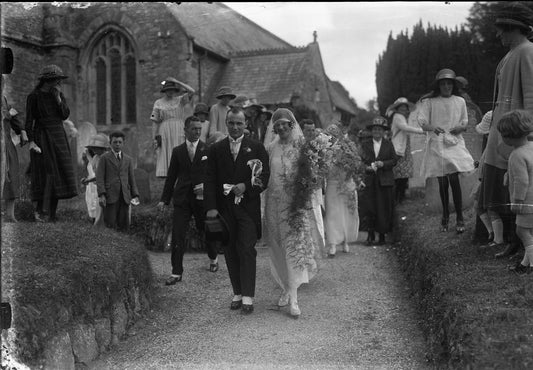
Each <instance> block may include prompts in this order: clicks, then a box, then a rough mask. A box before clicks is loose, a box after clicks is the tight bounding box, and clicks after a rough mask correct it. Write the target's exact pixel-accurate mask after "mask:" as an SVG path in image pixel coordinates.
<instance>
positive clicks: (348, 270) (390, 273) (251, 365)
mask: <svg viewBox="0 0 533 370" xmlns="http://www.w3.org/2000/svg"><path fill="white" fill-rule="evenodd" d="M361 234H364V233H361ZM363 237H364V238H366V235H361V238H363ZM150 260H151V263H152V265H153V270H154V273H155V274H156V281H157V284H158V288H157V292H156V294H157V295H158V298H159V301H158V303H157V306H155V307H153V310H152V312H151V313H150V314H149V315H148V316H147V317H146V318H145V319H143V320H141V321H140V322H139V323H138V324H136V325H135V326H134V327H133V328H132V329H131V330H130V333H129V334H130V336H129V337H128V338H127V339H126V340H124V341H122V342H121V343H120V344H119V345H117V346H116V347H115V348H114V350H113V351H112V352H109V353H108V354H106V355H104V356H101V357H100V358H99V359H97V360H96V361H94V362H93V363H91V364H90V365H89V369H98V370H100V369H128V370H135V369H139V370H141V369H142V370H146V369H158V370H160V369H348V368H349V369H429V368H430V367H429V366H428V365H427V364H426V362H425V350H426V348H425V345H424V341H423V337H422V334H421V331H420V330H419V328H418V326H417V322H416V316H415V314H414V309H413V307H412V304H411V302H410V301H409V298H408V287H407V283H406V282H405V280H404V278H403V276H402V273H401V271H400V269H399V267H398V263H397V261H396V257H395V255H394V254H393V252H392V251H391V250H389V247H387V246H382V247H367V246H364V245H362V244H355V245H352V246H351V251H350V253H343V252H337V256H336V257H335V258H333V259H323V260H321V261H320V264H319V266H320V270H319V273H318V274H317V276H316V277H315V278H314V279H313V280H312V281H311V283H310V284H304V285H302V286H301V287H300V289H299V290H298V301H299V306H300V309H301V310H302V315H301V316H300V318H299V319H297V320H296V319H293V318H292V317H291V316H290V315H289V312H288V307H287V308H282V309H278V308H277V306H276V302H277V299H278V297H279V294H280V293H281V291H280V289H279V288H278V287H277V285H276V284H275V282H274V280H273V279H272V277H271V275H270V267H269V257H268V250H267V249H266V248H258V258H257V265H258V266H257V267H258V268H257V288H256V298H255V300H254V308H255V311H254V313H253V314H251V315H247V316H244V315H242V314H241V313H240V311H231V310H230V309H229V304H230V300H231V297H232V294H231V286H230V282H229V278H228V273H227V269H226V266H225V262H224V257H223V256H219V260H220V262H221V263H220V269H219V271H218V272H216V273H210V272H209V271H208V269H207V266H208V260H207V256H205V255H203V254H186V255H185V261H184V266H185V273H184V277H183V281H182V282H181V283H178V284H176V285H174V286H171V287H166V286H164V285H163V282H164V280H165V279H166V278H167V276H168V273H169V268H170V253H152V252H150Z"/></svg>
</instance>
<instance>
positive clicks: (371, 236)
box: [366, 231, 376, 246]
mask: <svg viewBox="0 0 533 370" xmlns="http://www.w3.org/2000/svg"><path fill="white" fill-rule="evenodd" d="M375 239H376V236H375V234H374V232H373V231H369V232H368V237H367V238H366V245H369V246H370V245H374V241H375Z"/></svg>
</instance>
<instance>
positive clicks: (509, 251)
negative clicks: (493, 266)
mask: <svg viewBox="0 0 533 370" xmlns="http://www.w3.org/2000/svg"><path fill="white" fill-rule="evenodd" d="M516 252H518V245H516V244H514V243H510V244H507V247H506V248H505V249H504V250H503V251H501V252H499V253H496V254H495V255H494V257H496V258H504V257H508V256H512V255H513V254H516Z"/></svg>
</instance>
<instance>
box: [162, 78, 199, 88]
mask: <svg viewBox="0 0 533 370" xmlns="http://www.w3.org/2000/svg"><path fill="white" fill-rule="evenodd" d="M161 85H163V87H162V88H161V92H165V91H169V90H176V91H181V90H189V91H194V90H193V88H192V87H190V86H189V85H187V84H185V83H183V82H181V81H178V80H176V79H175V78H173V77H168V78H166V79H165V80H164V81H163V82H161Z"/></svg>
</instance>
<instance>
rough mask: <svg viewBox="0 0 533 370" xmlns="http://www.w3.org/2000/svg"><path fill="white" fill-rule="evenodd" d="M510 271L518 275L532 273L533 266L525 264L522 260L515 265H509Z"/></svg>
mask: <svg viewBox="0 0 533 370" xmlns="http://www.w3.org/2000/svg"><path fill="white" fill-rule="evenodd" d="M509 271H512V272H514V273H515V274H517V275H525V274H531V272H532V271H533V267H531V266H524V265H522V262H518V263H517V264H516V265H515V266H512V267H509Z"/></svg>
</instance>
